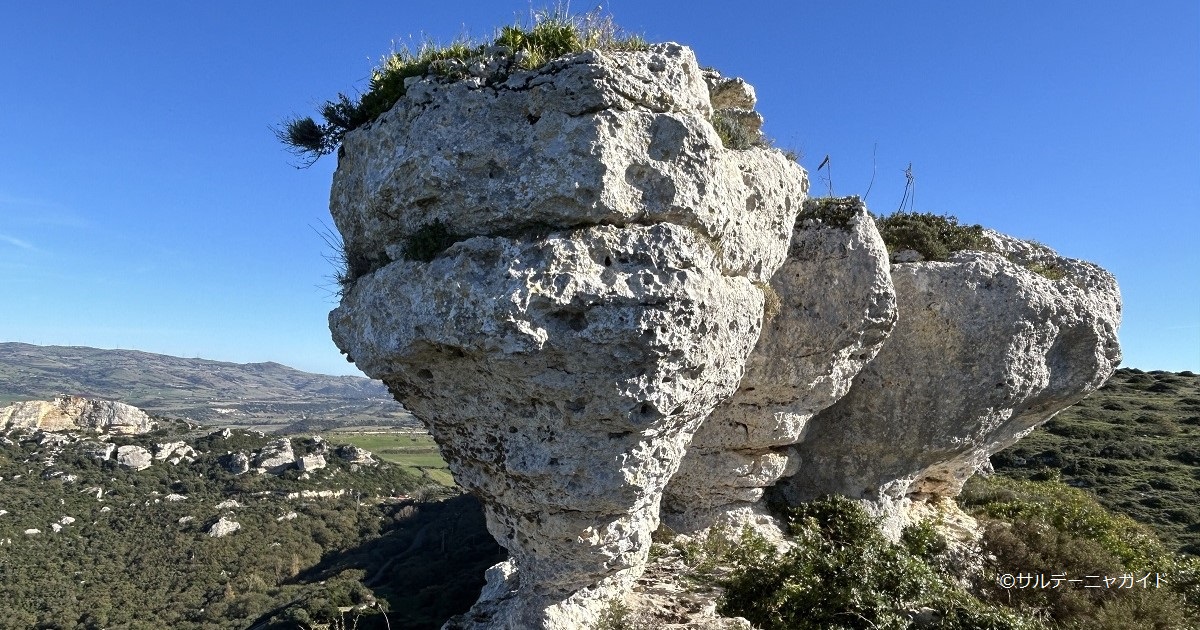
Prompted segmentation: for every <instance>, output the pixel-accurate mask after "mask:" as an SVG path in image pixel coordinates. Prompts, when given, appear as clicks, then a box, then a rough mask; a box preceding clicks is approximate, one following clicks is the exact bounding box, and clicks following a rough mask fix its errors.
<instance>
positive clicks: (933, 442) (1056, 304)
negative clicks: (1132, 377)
mask: <svg viewBox="0 0 1200 630" xmlns="http://www.w3.org/2000/svg"><path fill="white" fill-rule="evenodd" d="M986 236H987V238H988V239H989V240H990V241H991V243H992V249H994V250H995V251H994V252H981V251H967V252H959V253H956V254H954V255H952V257H951V258H950V260H949V261H948V262H914V263H901V264H894V265H892V268H891V275H892V282H893V284H894V285H895V288H896V296H897V301H898V305H899V321H898V323H897V325H896V329H895V330H894V331H893V333H892V335H891V336H890V337H889V338H888V339H887V341H886V342H885V343H884V345H883V349H882V350H880V352H879V354H878V355H877V356H876V357H875V359H874V360H872V361H871V362H870V363H869V364H867V366H866V368H864V369H863V371H862V372H861V373H860V374H859V375H858V376H857V377H856V378H855V379H854V383H853V385H852V386H851V388H850V391H849V393H847V394H846V396H845V397H843V398H842V399H841V400H839V401H838V402H837V403H835V404H834V405H833V406H831V407H829V408H828V409H826V410H825V411H823V412H821V413H819V414H818V415H817V416H816V417H815V418H813V420H811V421H810V426H809V432H808V435H807V437H806V439H805V440H804V441H803V442H802V443H801V444H799V445H798V447H797V454H798V457H799V458H800V464H799V466H798V472H797V473H796V474H795V475H794V476H793V477H791V478H789V479H786V480H784V481H783V482H781V483H780V484H779V485H778V486H777V488H778V489H779V491H780V492H781V494H782V495H783V496H784V497H786V498H787V499H788V500H790V501H803V500H808V499H811V498H813V497H816V496H819V495H821V494H841V495H844V496H848V497H851V498H858V499H865V500H868V501H870V502H873V503H875V504H877V505H883V506H886V505H887V504H889V503H896V502H903V501H907V500H910V499H931V498H938V497H952V496H955V495H957V494H958V492H959V491H960V490H961V488H962V484H963V483H964V482H965V481H966V479H967V478H968V477H970V475H972V474H973V473H975V472H976V471H977V470H978V469H980V468H981V467H983V466H984V465H985V464H986V462H987V458H988V456H989V455H991V454H992V453H995V452H996V451H998V450H1000V449H1002V448H1005V447H1006V446H1008V445H1010V444H1012V443H1013V442H1015V441H1016V440H1018V439H1019V438H1021V437H1022V436H1024V435H1025V434H1026V433H1028V432H1029V431H1031V430H1033V429H1034V428H1035V427H1036V426H1038V425H1040V424H1041V423H1043V422H1045V421H1046V420H1048V419H1049V418H1050V417H1051V416H1053V415H1054V414H1055V413H1057V412H1058V411H1060V410H1062V409H1064V408H1066V407H1068V406H1070V405H1071V404H1074V403H1075V402H1076V401H1078V400H1079V399H1080V398H1082V397H1083V396H1085V395H1087V394H1088V393H1089V392H1091V391H1093V390H1095V389H1096V388H1097V387H1099V386H1100V385H1101V384H1103V383H1104V381H1105V380H1107V379H1108V377H1109V376H1110V375H1111V374H1112V372H1113V370H1114V369H1115V367H1116V365H1117V363H1118V361H1119V360H1120V348H1119V346H1118V343H1117V336H1116V331H1117V326H1118V325H1119V323H1120V319H1121V298H1120V294H1119V292H1118V289H1117V284H1116V281H1115V280H1114V279H1113V277H1112V275H1110V274H1109V273H1108V272H1106V271H1104V270H1103V269H1101V268H1099V267H1097V266H1096V265H1093V264H1091V263H1086V262H1083V261H1079V260H1072V259H1067V258H1063V257H1060V256H1058V255H1056V254H1055V253H1054V252H1052V251H1050V250H1049V249H1048V248H1046V247H1043V246H1040V245H1035V244H1031V243H1027V242H1024V241H1020V240H1017V239H1013V238H1010V237H1007V236H1003V235H1000V234H998V233H995V232H988V233H986Z"/></svg>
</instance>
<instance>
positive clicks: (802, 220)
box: [663, 197, 896, 532]
mask: <svg viewBox="0 0 1200 630" xmlns="http://www.w3.org/2000/svg"><path fill="white" fill-rule="evenodd" d="M888 267H889V263H888V254H887V248H886V247H885V246H884V244H883V239H882V238H880V236H879V232H878V231H877V230H876V228H875V221H874V220H873V219H872V218H871V215H870V214H869V213H868V212H867V209H866V206H865V205H864V204H863V202H862V201H861V200H859V199H858V198H857V197H849V198H836V199H835V198H822V199H809V200H808V201H806V202H805V204H804V210H803V211H802V212H801V213H800V215H799V216H798V217H797V218H796V223H795V229H794V232H793V236H792V243H791V247H790V248H789V250H788V257H787V260H786V261H785V262H784V264H783V266H782V267H780V268H779V271H777V272H776V273H775V276H774V277H773V278H772V279H771V283H770V287H771V289H772V290H773V292H774V293H775V294H776V295H777V296H778V307H777V308H774V309H771V308H769V309H768V316H767V320H766V323H765V324H764V325H763V331H762V335H761V336H760V337H759V339H758V345H757V346H755V348H754V352H752V353H751V354H750V358H749V359H748V360H747V362H746V375H745V377H743V378H742V382H741V384H740V386H739V387H738V390H737V393H735V394H734V395H733V397H731V398H730V399H728V400H726V401H725V402H723V403H721V405H719V406H718V407H717V408H716V410H714V411H713V413H712V415H711V416H709V418H708V419H707V420H705V421H704V424H703V425H701V427H700V429H699V430H698V431H697V432H696V435H695V436H694V437H693V438H692V443H691V446H690V447H688V454H687V456H686V457H684V459H683V463H682V464H681V465H680V468H679V472H678V473H676V475H675V477H673V478H672V479H671V482H670V484H668V485H667V491H666V495H665V496H664V498H663V519H664V520H665V521H666V522H667V524H668V525H669V526H670V527H671V528H672V529H674V530H675V531H679V532H687V531H693V530H696V529H700V528H704V527H708V526H710V525H713V524H714V523H715V522H717V521H729V522H730V523H731V524H737V523H738V522H739V521H745V520H747V519H749V518H753V517H754V516H755V515H761V514H764V513H765V510H764V509H755V508H754V507H753V506H754V504H755V503H756V502H758V501H759V500H760V499H761V498H762V495H763V492H764V490H765V489H766V488H768V487H770V486H772V485H774V484H775V482H776V481H778V480H779V479H780V478H781V477H783V476H786V475H790V474H792V473H794V472H795V471H796V466H797V465H798V461H797V460H796V458H795V456H794V455H793V454H792V448H791V447H792V445H793V444H795V443H797V442H799V441H801V439H802V436H803V434H804V431H805V427H806V426H807V424H808V421H809V420H810V419H811V418H812V417H813V416H814V415H815V414H816V413H817V412H819V411H821V410H822V409H824V408H826V407H828V406H829V405H831V404H833V403H834V402H835V401H836V400H837V399H838V398H841V397H842V396H843V395H844V394H845V393H846V391H847V390H849V389H850V383H851V381H852V379H853V378H854V376H855V375H856V374H858V372H859V371H860V370H861V369H862V368H863V366H864V365H865V364H866V363H867V362H868V361H870V360H871V359H872V358H873V357H874V356H875V354H876V353H877V352H879V349H880V348H881V347H882V346H883V343H884V340H885V339H886V338H887V336H888V334H889V333H891V331H892V328H893V326H895V323H896V296H895V292H894V290H893V289H892V281H891V276H890V275H889V273H888ZM772 311H773V312H772ZM759 507H760V508H761V507H762V506H759Z"/></svg>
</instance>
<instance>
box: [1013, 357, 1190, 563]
mask: <svg viewBox="0 0 1200 630" xmlns="http://www.w3.org/2000/svg"><path fill="white" fill-rule="evenodd" d="M992 466H993V467H994V468H995V469H996V471H997V472H998V473H1001V474H1003V475H1005V476H1011V477H1016V478H1023V479H1059V478H1061V479H1062V481H1063V482H1065V483H1066V484H1067V485H1070V486H1075V487H1078V488H1083V489H1086V490H1087V491H1088V492H1090V493H1092V494H1093V495H1095V497H1096V498H1097V500H1099V501H1100V503H1101V504H1102V505H1104V506H1105V507H1106V508H1108V509H1109V510H1111V511H1113V512H1116V513H1120V514H1125V515H1127V516H1129V517H1130V518H1132V519H1133V520H1135V521H1137V522H1138V523H1142V524H1144V525H1147V526H1149V527H1150V528H1152V529H1153V530H1154V532H1155V533H1156V534H1157V535H1158V537H1159V538H1161V539H1162V541H1163V542H1164V543H1165V544H1167V545H1168V546H1169V547H1171V548H1173V549H1177V550H1179V551H1182V552H1185V553H1189V554H1192V555H1196V556H1200V505H1197V497H1200V376H1197V375H1196V374H1193V373H1191V372H1180V373H1172V372H1161V371H1155V372H1142V371H1141V370H1136V369H1121V370H1117V372H1116V374H1115V375H1113V377H1112V379H1110V380H1109V382H1108V383H1107V384H1105V385H1104V386H1103V387H1101V388H1100V390H1099V391H1097V392H1096V393H1094V394H1092V395H1091V396H1089V397H1088V398H1085V399H1084V400H1082V401H1080V402H1079V403H1078V404H1076V405H1074V406H1073V407H1070V408H1068V409H1066V410H1064V411H1062V412H1061V413H1059V414H1058V415H1057V416H1055V417H1054V418H1053V419H1051V420H1050V421H1049V422H1047V423H1046V424H1045V425H1044V426H1043V427H1042V428H1040V429H1038V430H1036V431H1034V432H1033V433H1032V434H1030V435H1029V436H1027V437H1025V438H1024V439H1022V440H1021V441H1020V442H1017V443H1016V444H1015V445H1014V446H1012V447H1010V448H1008V449H1007V450H1004V451H1001V452H1000V453H997V454H996V455H994V456H992Z"/></svg>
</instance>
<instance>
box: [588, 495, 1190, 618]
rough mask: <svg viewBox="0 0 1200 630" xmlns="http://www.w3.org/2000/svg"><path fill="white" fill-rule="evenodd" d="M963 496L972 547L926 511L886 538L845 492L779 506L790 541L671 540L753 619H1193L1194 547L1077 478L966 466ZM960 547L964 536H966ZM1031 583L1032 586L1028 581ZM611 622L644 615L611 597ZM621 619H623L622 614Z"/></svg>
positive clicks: (667, 550)
mask: <svg viewBox="0 0 1200 630" xmlns="http://www.w3.org/2000/svg"><path fill="white" fill-rule="evenodd" d="M960 504H961V505H962V506H963V507H965V508H967V509H968V510H970V512H971V513H972V514H973V515H974V516H975V517H976V518H977V519H979V522H980V524H981V525H982V527H983V535H982V539H981V540H980V541H979V543H978V545H979V547H978V548H979V549H981V551H982V554H981V553H980V552H979V551H966V552H965V553H964V548H963V546H962V545H963V543H962V542H961V540H960V541H954V542H952V541H948V540H947V539H946V538H943V536H942V534H941V533H940V531H941V530H940V528H939V527H936V526H935V524H934V523H933V522H931V521H926V522H922V523H918V524H916V525H911V526H909V527H907V528H905V529H904V530H903V532H902V533H901V535H900V539H899V541H898V542H891V541H889V540H888V539H886V538H885V537H884V536H883V535H882V534H881V531H880V529H879V527H878V525H877V524H876V523H875V522H874V520H873V519H872V518H871V517H870V516H869V515H868V514H867V513H866V511H865V510H864V509H863V508H862V507H861V506H860V505H858V504H857V503H855V502H853V501H850V500H848V499H845V498H842V497H823V498H820V499H817V500H815V501H813V502H810V503H807V504H803V505H800V506H795V507H785V508H780V511H781V513H782V514H783V517H784V522H785V523H786V525H787V527H788V534H789V540H790V542H791V543H792V547H791V548H790V549H789V550H786V551H784V552H782V553H781V552H780V551H779V550H778V549H777V548H776V546H775V545H774V544H771V543H768V542H767V541H766V540H764V539H762V538H761V537H758V536H757V535H755V534H752V533H750V532H749V531H748V530H747V531H746V532H743V533H742V534H741V536H740V537H739V536H731V535H730V534H729V533H728V532H724V531H722V530H719V529H717V530H713V531H711V532H709V534H708V535H707V537H706V538H702V539H699V540H692V541H687V542H681V540H683V539H677V540H676V541H675V542H674V544H673V547H674V548H673V549H672V548H671V546H669V545H666V544H664V543H663V542H661V541H660V542H658V543H656V551H652V552H651V555H652V557H655V556H657V557H663V556H670V555H671V554H672V553H678V554H679V555H680V556H681V557H682V558H683V560H684V562H685V563H686V565H687V566H688V567H690V569H689V570H690V571H692V573H691V574H689V575H687V576H685V577H686V578H687V579H692V580H698V581H700V582H705V581H708V582H715V583H717V584H719V585H720V586H721V587H723V589H724V596H723V598H722V599H721V602H720V606H719V609H718V610H719V611H720V612H721V613H722V614H724V615H729V616H733V615H736V616H742V617H746V618H747V619H749V620H750V621H751V622H752V623H753V624H754V625H755V627H757V628H762V629H763V630H829V629H834V630H850V629H856V630H858V629H861V630H866V629H875V628H888V629H895V630H899V629H908V628H929V629H940V630H975V629H980V628H985V629H992V630H1001V629H1012V630H1016V629H1028V630H1035V629H1041V630H1054V629H1067V628H1099V629H1103V630H1125V629H1127V628H1154V629H1161V630H1181V629H1186V628H1195V627H1197V624H1200V559H1197V558H1195V557H1192V556H1187V555H1177V554H1174V553H1172V552H1171V551H1169V550H1168V549H1167V548H1166V547H1164V546H1163V545H1162V544H1161V543H1159V542H1158V541H1157V540H1156V539H1155V538H1154V536H1153V535H1152V534H1151V533H1150V532H1149V531H1148V530H1146V529H1145V528H1143V527H1141V526H1139V525H1138V524H1136V523H1134V522H1133V521H1132V520H1130V519H1128V518H1127V517H1124V516H1120V515H1113V514H1111V513H1109V512H1107V511H1106V510H1105V509H1104V508H1103V507H1102V506H1100V505H1099V504H1098V503H1096V501H1095V499H1093V498H1092V497H1091V496H1089V495H1088V494H1087V493H1086V492H1083V491H1081V490H1078V489H1074V488H1070V487H1068V486H1065V485H1063V484H1061V483H1058V482H1053V481H1040V482H1033V481H1021V480H1012V479H1004V478H999V477H996V478H990V479H989V478H977V479H973V480H972V481H971V482H970V483H969V484H968V487H967V490H966V491H965V492H964V494H963V496H962V497H961V499H960ZM968 549H969V548H968ZM1031 585H1032V586H1031ZM605 621H606V623H608V624H609V625H610V626H611V627H612V628H614V629H618V628H622V627H625V628H633V627H651V626H650V625H648V624H649V623H650V620H649V619H646V618H644V617H642V618H638V617H637V616H631V615H630V614H629V612H628V610H622V609H619V608H614V610H613V611H611V612H610V613H609V615H608V618H606V620H605ZM618 622H619V623H618Z"/></svg>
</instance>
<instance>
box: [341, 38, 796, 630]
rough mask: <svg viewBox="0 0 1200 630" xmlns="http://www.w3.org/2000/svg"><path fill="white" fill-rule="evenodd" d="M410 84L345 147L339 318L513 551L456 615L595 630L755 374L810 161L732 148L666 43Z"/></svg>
mask: <svg viewBox="0 0 1200 630" xmlns="http://www.w3.org/2000/svg"><path fill="white" fill-rule="evenodd" d="M407 88H408V91H407V95H406V96H405V97H404V98H402V99H401V100H400V102H399V103H398V104H397V105H396V106H395V107H394V108H393V109H392V110H391V111H390V112H389V113H387V114H385V115H384V116H382V117H381V118H380V119H378V120H377V121H376V122H374V123H373V124H372V125H370V126H368V127H365V128H361V129H359V130H356V131H354V132H350V133H348V134H347V135H346V136H345V138H344V140H343V147H342V151H341V152H340V154H339V162H338V170H337V172H336V174H335V176H334V184H333V191H332V194H331V202H330V207H331V212H332V214H333V217H334V221H335V223H336V225H337V228H338V230H339V232H340V233H341V234H342V237H343V241H344V245H345V249H346V254H347V260H348V262H349V266H350V269H349V277H348V283H347V285H346V290H345V292H344V295H343V297H342V301H341V304H340V306H339V307H338V308H337V309H336V310H334V311H333V312H332V313H331V314H330V329H331V331H332V332H333V337H334V340H335V342H336V343H337V344H338V346H339V347H340V348H341V349H342V350H343V351H344V352H346V353H347V355H348V356H349V357H350V358H351V359H352V360H353V361H355V363H356V364H357V365H358V366H359V368H360V369H362V370H363V371H364V372H366V373H367V374H368V375H370V376H372V377H374V378H378V379H382V380H383V381H384V383H386V384H387V385H388V387H389V388H390V389H391V391H392V392H393V393H394V394H395V396H396V398H397V399H398V400H400V401H401V402H402V403H404V405H405V407H406V408H408V409H409V410H410V411H411V412H412V413H413V414H414V415H415V416H416V417H418V418H420V419H421V420H422V421H423V422H424V423H425V424H426V426H427V427H428V428H429V430H430V432H431V433H432V435H433V436H434V438H435V439H436V440H437V442H438V444H439V446H440V448H441V450H442V454H443V455H444V456H445V458H446V460H447V461H448V463H449V464H450V467H451V470H452V471H453V473H454V475H455V478H456V480H457V481H458V482H459V483H460V484H462V485H463V486H464V487H466V488H467V489H469V490H470V491H472V492H473V493H475V494H477V495H478V496H479V497H480V498H481V499H482V501H483V502H484V504H485V509H486V513H487V519H488V528H489V530H490V531H491V532H492V534H493V535H495V536H496V538H497V539H498V540H499V541H500V543H501V544H502V545H503V546H504V547H506V548H507V549H508V551H509V553H510V560H509V561H508V562H506V563H504V564H502V565H498V566H497V567H493V569H492V570H490V571H489V573H488V580H489V583H488V586H487V587H486V588H485V589H484V592H483V594H482V595H481V598H480V602H479V603H477V604H476V606H475V608H474V609H472V611H471V612H470V613H468V614H467V615H465V616H464V617H463V618H461V619H458V620H456V621H453V622H451V623H450V624H449V625H448V627H478V628H484V627H486V628H522V629H525V628H530V629H532V628H568V627H570V628H575V627H586V626H588V625H590V624H591V623H592V622H594V621H595V619H596V613H597V611H598V610H599V609H600V607H602V606H603V605H604V602H605V600H607V599H608V598H610V597H613V596H615V595H617V594H619V593H620V592H622V591H623V590H625V589H626V588H628V586H629V585H630V584H631V583H632V580H633V579H634V578H636V576H637V574H638V573H639V572H640V570H641V567H642V565H643V564H644V561H645V558H646V554H647V552H648V549H649V543H650V533H651V532H652V531H653V530H654V529H655V528H656V527H657V525H658V507H659V500H660V497H661V492H662V489H663V487H664V485H665V484H666V482H667V480H668V479H669V478H670V476H671V475H672V474H673V473H674V472H675V470H676V467H677V466H678V463H679V460H680V458H681V457H682V455H683V452H684V449H685V447H686V445H687V443H688V441H689V439H690V438H691V435H692V433H693V432H694V431H695V429H696V427H697V426H698V424H699V423H700V421H701V420H702V419H703V418H704V417H705V416H706V415H708V413H709V412H710V411H711V410H712V409H713V407H715V406H716V405H717V403H718V402H720V401H721V400H722V399H724V398H726V397H727V396H729V395H730V394H731V393H733V391H734V389H735V388H736V386H737V383H738V381H739V380H740V379H741V377H742V372H743V370H744V367H745V361H746V357H747V355H748V354H749V353H750V351H751V349H752V348H753V346H754V344H755V342H756V341H757V338H758V334H759V330H760V326H761V319H762V314H763V304H764V299H765V298H764V293H763V290H762V288H761V286H763V285H764V284H765V282H766V281H767V280H769V279H770V277H771V275H772V274H773V272H774V271H775V269H776V268H778V267H779V265H780V264H781V263H782V262H783V260H784V257H785V255H786V253H787V243H788V241H789V239H790V238H791V230H792V225H793V222H794V219H795V214H796V213H797V212H798V211H799V210H800V207H801V204H802V203H803V201H804V197H805V194H806V192H807V178H806V175H805V173H804V171H803V170H802V169H800V168H799V166H797V165H796V164H795V163H794V162H792V161H791V160H788V159H787V158H785V157H784V156H783V155H782V154H781V153H780V152H778V151H775V150H769V149H763V148H752V149H748V150H731V149H726V148H725V147H724V146H723V145H722V141H721V139H720V138H719V137H718V135H717V134H716V132H715V131H714V129H713V127H712V124H711V121H710V116H711V114H712V111H713V110H712V105H711V104H710V94H709V87H708V85H707V83H706V81H705V79H704V77H703V76H702V74H701V72H700V70H699V68H698V67H697V65H696V62H695V58H694V56H693V54H692V52H691V51H690V50H688V49H687V48H684V47H682V46H678V45H675V44H663V45H657V46H652V47H651V48H650V50H649V51H646V52H587V53H582V54H578V55H574V56H570V57H565V58H563V59H560V60H556V61H554V62H552V63H550V64H549V65H547V66H546V67H544V68H542V69H541V70H539V71H534V72H520V73H516V74H514V75H512V76H511V77H510V78H508V79H507V81H505V82H504V83H501V84H488V83H486V82H484V81H482V80H470V79H468V80H465V81H459V82H456V83H447V82H445V81H444V80H441V79H438V78H436V77H426V78H423V79H413V80H410V83H409V84H408V86H407ZM451 241H456V242H454V243H453V244H450V242H451ZM431 245H432V246H431ZM756 283H758V284H757V285H756Z"/></svg>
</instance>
